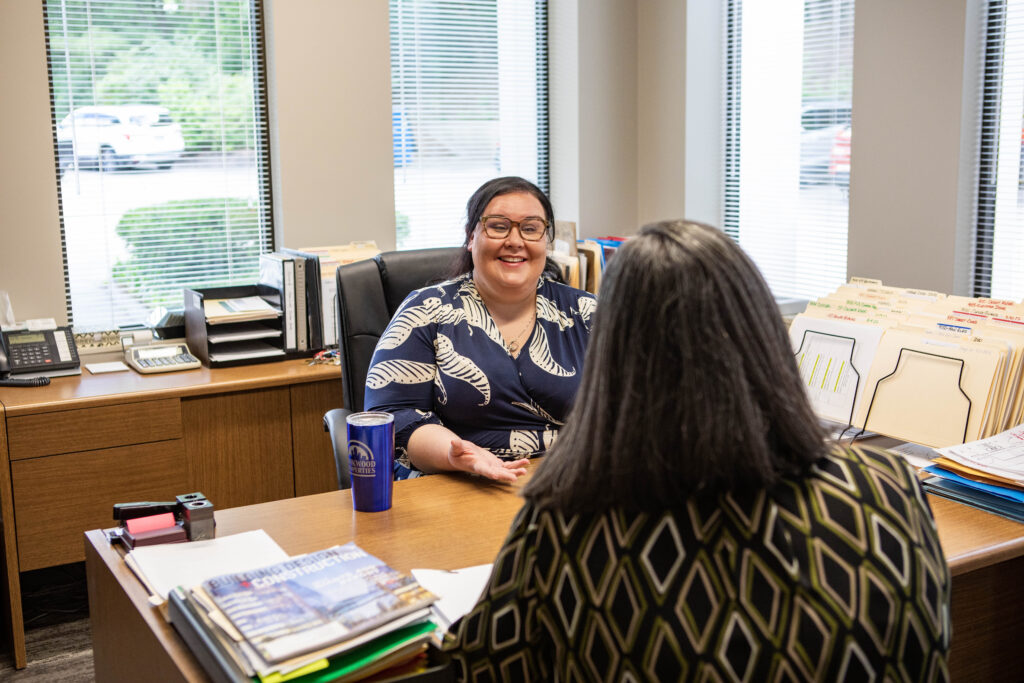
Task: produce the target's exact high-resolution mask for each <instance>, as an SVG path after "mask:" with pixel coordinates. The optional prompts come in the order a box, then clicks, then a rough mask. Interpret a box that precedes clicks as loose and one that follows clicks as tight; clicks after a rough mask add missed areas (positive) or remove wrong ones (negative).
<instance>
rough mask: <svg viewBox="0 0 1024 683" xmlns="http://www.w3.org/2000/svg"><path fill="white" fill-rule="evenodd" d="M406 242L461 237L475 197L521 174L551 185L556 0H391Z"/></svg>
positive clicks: (398, 181)
mask: <svg viewBox="0 0 1024 683" xmlns="http://www.w3.org/2000/svg"><path fill="white" fill-rule="evenodd" d="M390 10H391V103H392V113H391V117H392V119H391V120H392V134H393V142H394V164H395V222H396V226H397V244H398V248H399V249H414V248H419V247H440V246H452V245H458V244H462V241H463V239H464V232H463V227H464V225H465V213H466V210H465V207H466V200H467V199H469V196H470V195H471V194H472V193H473V191H474V190H476V188H477V187H479V186H480V185H481V184H482V183H483V182H484V181H486V180H487V179H489V178H493V177H495V176H499V175H520V176H523V177H524V178H526V179H528V180H531V181H533V182H535V183H536V184H537V185H538V186H539V187H540V188H541V189H543V190H545V191H547V190H548V114H547V38H546V35H547V3H546V2H544V1H543V0H459V1H455V0H391V4H390Z"/></svg>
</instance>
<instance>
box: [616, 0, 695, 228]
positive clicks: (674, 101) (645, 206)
mask: <svg viewBox="0 0 1024 683" xmlns="http://www.w3.org/2000/svg"><path fill="white" fill-rule="evenodd" d="M686 10H687V8H686V3H684V2H679V0H639V2H638V3H637V149H638V152H637V219H636V222H637V226H640V225H643V224H645V223H649V222H651V221H656V220H664V219H671V218H683V217H684V216H685V209H686V206H685V205H686V202H685V188H686V126H685V125H684V124H685V121H686V89H685V85H686V73H685V69H686V59H687V54H686V43H687V41H686ZM630 232H632V231H630Z"/></svg>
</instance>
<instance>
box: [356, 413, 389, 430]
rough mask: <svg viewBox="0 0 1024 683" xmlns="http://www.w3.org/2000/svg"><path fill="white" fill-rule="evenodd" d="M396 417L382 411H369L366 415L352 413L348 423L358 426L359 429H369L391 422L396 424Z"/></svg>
mask: <svg viewBox="0 0 1024 683" xmlns="http://www.w3.org/2000/svg"><path fill="white" fill-rule="evenodd" d="M394 421H395V416H394V415H392V414H391V413H384V412H380V411H367V412H365V413H352V414H351V415H349V416H348V419H347V420H346V422H348V424H350V425H356V426H357V427H369V426H373V425H384V424H388V423H389V422H394Z"/></svg>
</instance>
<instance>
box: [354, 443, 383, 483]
mask: <svg viewBox="0 0 1024 683" xmlns="http://www.w3.org/2000/svg"><path fill="white" fill-rule="evenodd" d="M348 459H349V469H350V470H351V474H352V476H353V477H372V476H374V473H375V472H376V467H377V463H376V461H374V459H373V451H371V450H370V448H369V446H367V445H366V444H365V443H363V442H362V441H356V440H355V439H353V440H351V441H349V442H348Z"/></svg>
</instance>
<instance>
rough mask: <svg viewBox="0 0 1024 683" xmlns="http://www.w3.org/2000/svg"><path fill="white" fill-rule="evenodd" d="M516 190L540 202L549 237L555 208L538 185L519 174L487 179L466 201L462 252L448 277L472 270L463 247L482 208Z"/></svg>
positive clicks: (482, 210)
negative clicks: (464, 235)
mask: <svg viewBox="0 0 1024 683" xmlns="http://www.w3.org/2000/svg"><path fill="white" fill-rule="evenodd" d="M518 192H523V193H525V194H531V195H533V196H534V197H536V198H537V201H539V202H540V205H541V206H542V207H544V218H546V219H547V221H548V225H549V226H550V227H549V228H548V239H551V236H552V234H553V231H554V229H555V210H554V209H553V208H551V200H550V199H548V197H547V195H546V194H544V193H543V192H542V191H541V189H540V188H539V187H537V186H536V185H534V184H533V183H531V182H530V181H529V180H526V179H525V178H520V177H519V176H504V177H501V178H494V179H493V180H488V181H487V182H486V183H484V184H483V185H481V186H480V187H479V188H478V189H477V191H476V192H474V193H473V196H472V197H470V198H469V201H468V202H466V239H465V240H464V241H463V242H462V246H463V250H462V253H461V254H460V255H459V257H458V258H457V259H455V262H454V263H453V264H452V269H451V272H450V273H449V277H458V276H459V275H462V274H463V273H468V272H470V271H471V270H473V254H472V253H470V251H469V250H468V249H466V248H465V247H468V246H469V238H470V237H472V236H473V231H474V230H475V229H476V225H477V223H479V222H480V217H481V216H483V215H484V209H486V208H487V205H488V204H490V203H491V200H492V199H494V198H495V197H497V196H499V195H503V194H515V193H518ZM556 272H557V269H556Z"/></svg>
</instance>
